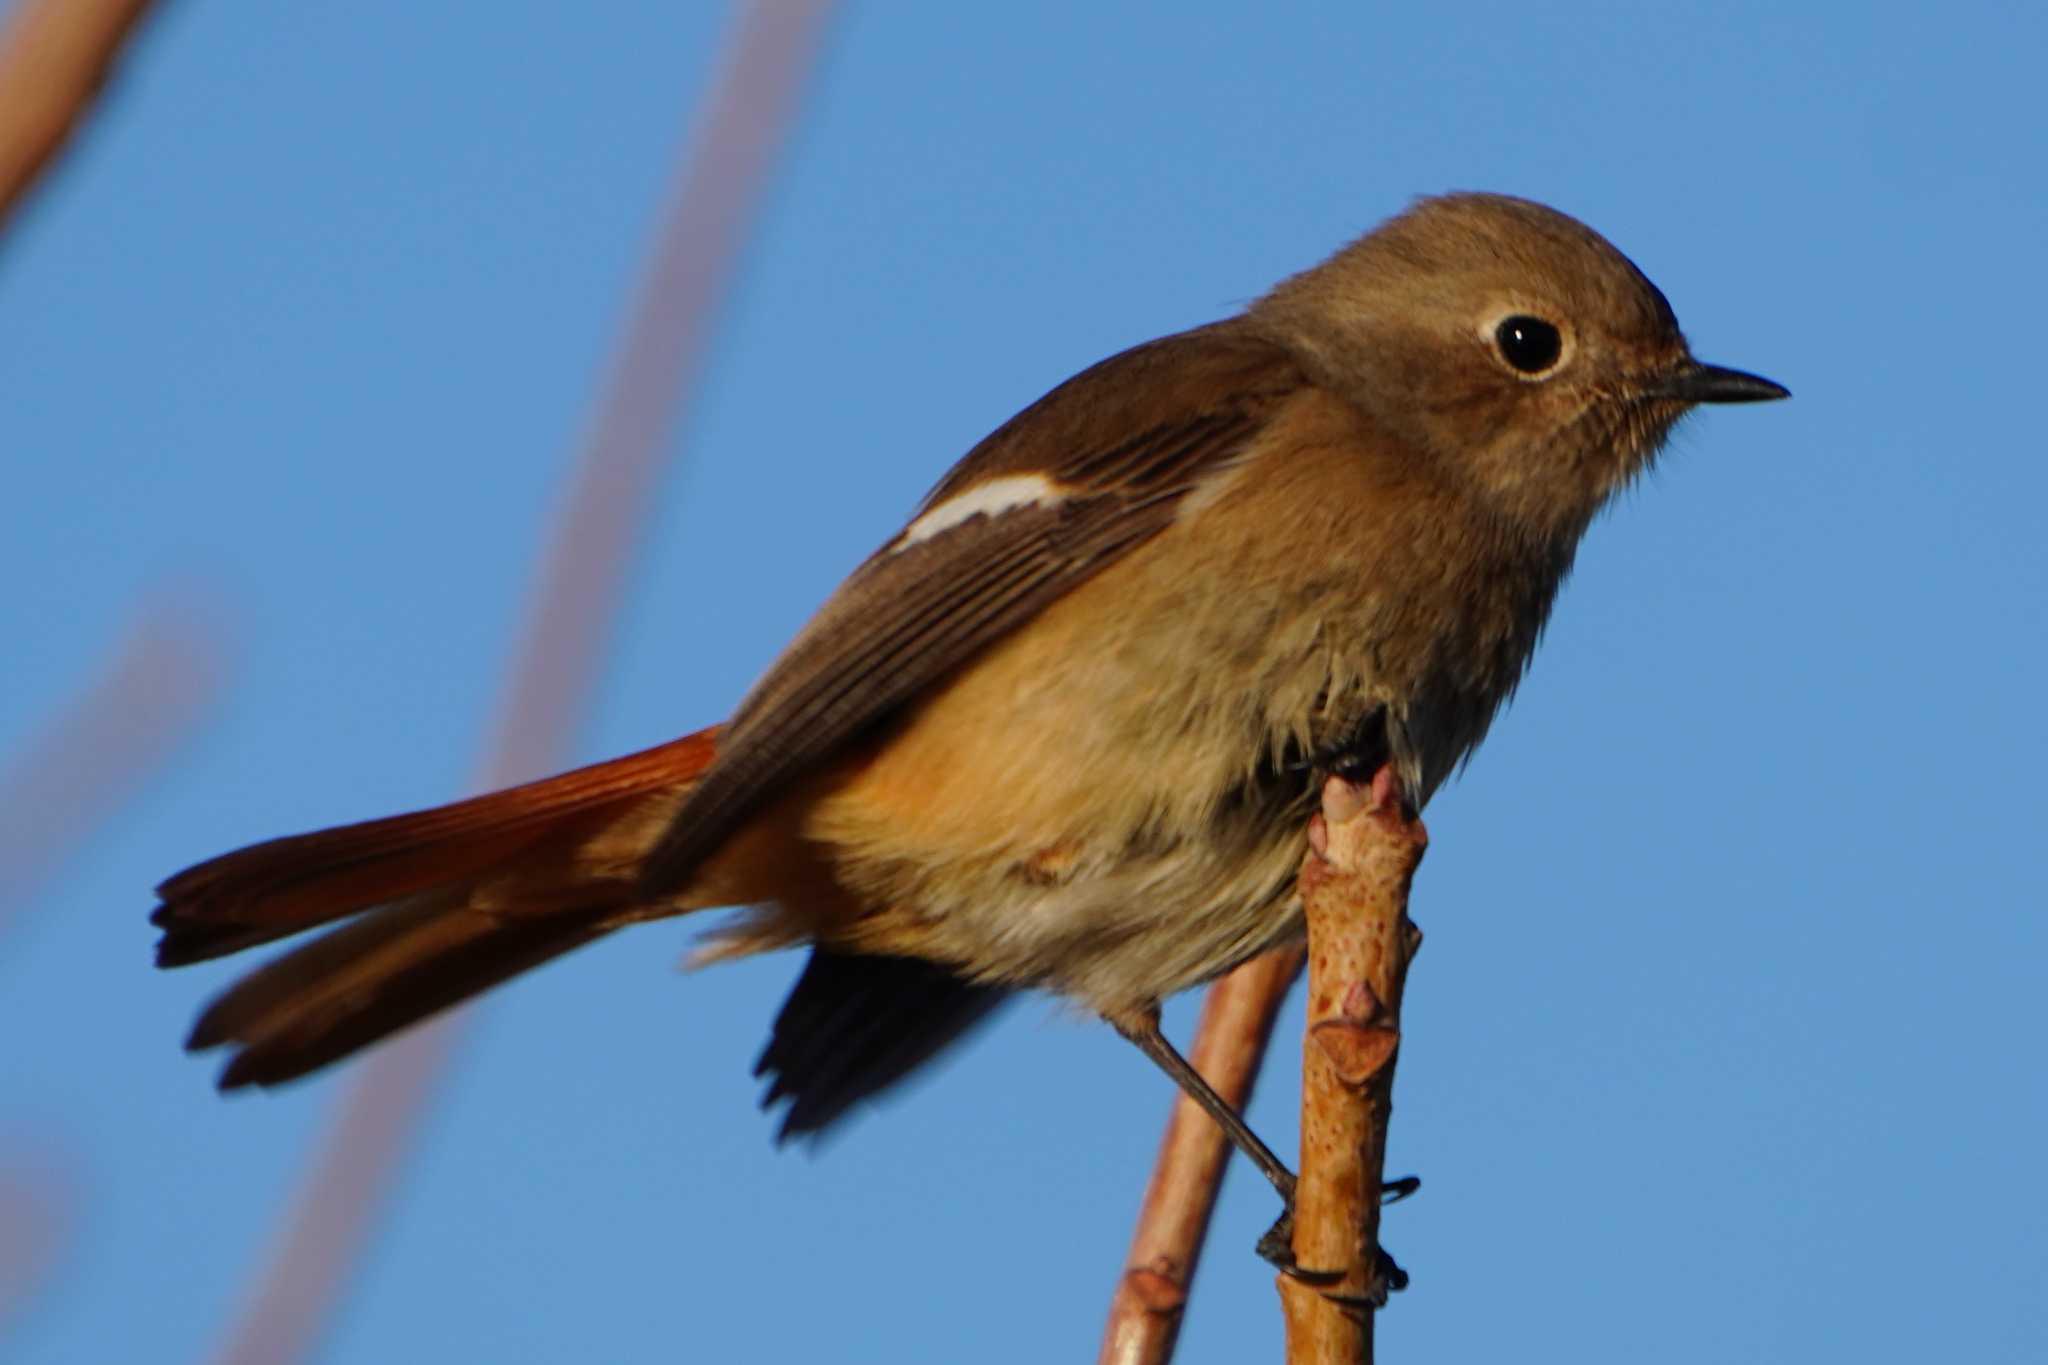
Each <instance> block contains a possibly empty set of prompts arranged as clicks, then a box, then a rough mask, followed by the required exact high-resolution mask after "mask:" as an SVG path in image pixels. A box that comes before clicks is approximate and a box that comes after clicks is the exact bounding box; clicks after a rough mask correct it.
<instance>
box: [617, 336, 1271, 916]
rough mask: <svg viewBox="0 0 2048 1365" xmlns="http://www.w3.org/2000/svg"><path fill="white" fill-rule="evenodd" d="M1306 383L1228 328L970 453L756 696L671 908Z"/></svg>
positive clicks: (680, 868) (1109, 554)
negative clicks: (793, 796)
mask: <svg viewBox="0 0 2048 1365" xmlns="http://www.w3.org/2000/svg"><path fill="white" fill-rule="evenodd" d="M1307 382H1308V381H1307V380H1306V378H1305V377H1304V375H1303V373H1302V371H1301V368H1300V365H1299V363H1298V362H1297V361H1296V359H1295V358H1294V357H1293V355H1292V354H1291V353H1289V352H1288V351H1286V350H1284V349H1283V348H1281V347H1279V346H1277V345H1275V344H1273V343H1271V342H1267V341H1264V340H1261V339H1258V338H1255V337H1252V336H1249V335H1247V334H1246V333H1244V332H1243V331H1241V330H1239V329H1238V328H1237V327H1235V326H1233V325H1232V324H1228V323H1225V324H1219V325H1217V326H1213V327H1206V328H1201V329H1198V330H1196V331H1193V332H1184V333H1181V334H1179V335H1177V336H1171V337H1166V338H1164V339H1162V340H1159V341H1154V342H1150V343H1148V344H1146V345H1143V346H1139V347H1136V348H1134V349H1132V350H1129V351H1125V352H1124V353H1123V354H1121V355H1118V356H1114V357H1112V358H1110V359H1109V360H1105V361H1103V362H1102V363H1101V364H1099V365H1096V366H1094V367H1093V368H1091V369H1089V370H1086V371H1084V372H1082V373H1081V374H1079V375H1077V376H1075V377H1074V378H1073V379H1070V380H1068V381H1067V382H1066V383H1065V384H1062V385H1061V386H1060V387H1058V388H1056V389H1054V390H1053V391H1052V392H1051V393H1049V394H1047V395H1046V396H1045V397H1044V398H1041V399H1040V400H1039V401H1038V402H1036V403H1034V404H1032V405H1031V406H1030V407H1028V408H1026V409H1025V410H1024V411H1023V412H1021V413H1019V414H1018V415H1017V416H1016V417H1014V418H1012V419H1011V420H1010V421H1009V422H1008V423H1006V424H1005V425H1004V426H1003V427H1001V428H1000V429H999V430H997V431H996V432H995V433H994V434H992V435H991V436H989V437H988V439H986V440H984V441H983V442H982V443H981V444H980V445H978V446H976V447H975V448H974V450H972V451H970V452H969V453H968V455H967V457H966V458H965V459H963V460H962V461H961V462H960V463H959V464H958V465H957V466H956V467H955V468H954V469H953V470H952V471H951V472H950V473H949V474H948V475H947V476H946V477H945V479H943V480H942V481H941V482H940V483H939V485H938V487H937V488H935V489H933V490H932V492H931V494H930V495H929V496H928V497H927V498H926V499H925V501H924V503H923V505H922V506H921V507H920V508H919V510H918V515H917V516H916V517H915V518H914V519H913V520H912V521H911V523H910V524H909V526H907V527H905V528H904V530H903V531H902V532H901V533H900V534H899V535H898V536H897V537H896V538H895V539H894V540H892V541H890V542H889V543H888V544H887V545H885V546H883V547H882V548H881V549H880V550H879V551H877V552H876V553H875V555H874V556H873V557H872V558H870V559H869V560H868V561H867V562H866V563H865V564H863V565H861V567H860V568H858V569H857V570H855V571H854V573H853V574H852V576H850V577H849V578H848V579H847V580H846V582H845V583H844V584H842V585H841V586H840V588H839V590H838V592H836V593H835V594H833V596H832V597H831V598H830V599H829V600H828V601H827V602H826V603H825V605H824V606H823V607H822V608H821V609H820V610H819V612H818V614H817V615H816V616H815V617H813V618H812V620H811V622H810V624H809V625H808V626H806V627H805V628H804V630H803V631H802V633H801V634H799V635H798V636H797V638H796V639H795V640H794V641H793V642H792V643H791V644H790V646H789V648H788V649H787V650H785V651H784V652H783V654H782V656H781V658H779V659H778V660H777V661H776V662H775V664H774V666H773V667H771V668H770V669H769V671H768V673H767V675H766V676H765V677H763V678H762V680H761V681H760V682H759V683H758V684H757V685H756V686H755V687H754V690H753V691H752V692H751V693H749V694H748V696H747V698H746V699H745V700H744V701H743V702H742V703H741V704H740V707H739V710H738V711H737V712H736V713H735V714H734V716H733V718H732V721H731V723H730V724H729V725H728V726H727V727H726V728H725V730H724V731H723V732H722V733H721V735H720V737H719V749H718V758H717V760H716V762H715V763H714V764H713V766H712V768H711V770H710V772H709V773H707V774H706V775H705V777H704V780H703V782H702V784H701V785H700V786H699V787H697V789H696V790H695V792H694V793H693V794H692V795H691V796H690V797H689V799H688V800H686V801H685V802H684V803H683V805H682V806H681V807H680V808H679V809H678V811H677V812H676V815H675V818H674V820H673V821H672V822H671V823H670V825H669V827H668V829H667V831H666V833H664V835H663V836H662V838H661V840H660V841H659V842H658V843H657V844H656V845H655V847H654V849H653V851H652V852H651V853H650V854H649V856H648V858H647V861H646V863H645V864H644V866H643V871H642V887H643V890H644V891H645V892H647V893H648V894H649V895H661V894H664V893H667V892H670V891H673V890H674V889H676V888H677V887H680V886H682V885H684V884H685V883H686V882H687V880H688V878H689V876H690V874H691V873H692V872H693V871H694V870H695V869H696V867H697V866H698V865H699V864H700V863H701V862H702V861H703V860H704V859H705V858H707V857H709V856H710V855H711V854H712V853H713V852H715V851H716V850H717V849H718V848H719V846H720V845H721V844H723V843H724V842H725V841H726V840H727V839H728V838H730V837H731V836H732V835H733V834H734V833H735V832H737V831H738V830H739V829H740V827H741V826H743V825H744V824H745V823H746V822H747V821H748V820H749V819H750V818H751V817H752V816H753V815H755V814H756V813H757V812H758V811H759V810H760V809H761V808H762V807H763V806H765V805H766V804H768V802H769V801H771V800H772V799H773V798H774V797H775V796H776V795H778V794H779V793H780V792H781V791H782V790H783V789H784V788H785V785H786V784H787V783H788V782H789V781H790V780H791V779H792V778H795V777H798V776H800V775H802V774H804V773H807V772H810V771H813V770H815V769H816V768H817V767H819V766H820V765H822V764H824V763H826V762H828V761H830V760H831V759H833V758H834V757H836V756H837V755H839V754H840V753H842V752H844V751H845V750H846V748H847V747H849V746H850V745H851V744H853V743H855V742H857V741H858V740H860V739H861V738H862V737H864V736H866V735H870V734H872V733H873V732H874V731H875V729H876V728H877V727H878V726H880V725H882V724H885V723H886V722H888V721H889V720H890V719H891V718H892V717H893V716H895V715H896V714H898V713H899V712H900V710H901V709H902V708H903V707H904V706H905V705H907V704H909V703H910V702H912V701H913V700H914V699H915V698H916V697H917V696H918V695H919V694H920V693H921V692H923V691H924V690H925V689H926V688H928V687H930V686H932V685H933V684H934V683H937V682H939V681H940V680H941V679H942V678H944V677H945V676H946V675H947V674H949V673H950V672H952V671H953V670H954V669H956V668H958V667H959V666H960V665H961V664H963V663H965V662H966V661H967V660H968V659H970V658H971V657H973V656H974V655H975V654H976V653H977V652H978V651H980V650H982V649H983V648H985V647H987V646H988V645H990V644H992V643H994V642H995V641H996V640H999V639H1001V638H1002V637H1003V636H1005V635H1007V634H1009V633H1010V632H1011V631H1013V630H1016V629H1017V628H1018V627H1019V626H1021V625H1022V624H1024V622H1026V621H1028V620H1029V619H1030V618H1031V617H1032V616H1034V615H1036V614H1037V613H1038V612H1039V611H1041V610H1043V609H1044V608H1045V607H1046V606H1047V605H1049V604H1050V603H1052V602H1053V601H1055V600H1056V599H1058V598H1059V597H1061V596H1063V595H1064V594H1066V593H1067V592H1070V591H1072V590H1073V589H1074V588H1075V587H1076V586H1077V585H1079V584H1080V583H1082V582H1084V581H1086V580H1087V579H1088V578H1090V577H1092V576H1093V575H1094V574H1096V573H1098V572H1100V571H1101V570H1102V569H1104V568H1105V567H1107V566H1108V565H1110V564H1112V563H1114V562H1116V561H1117V560H1118V559H1120V558H1122V557H1123V556H1124V555H1126V554H1128V553H1129V552H1130V551H1131V550H1133V549H1135V548H1136V547H1137V546H1139V545H1140V544H1142V543H1144V542H1145V541H1146V540H1148V539H1149V538H1151V537H1152V536H1154V535H1157V534H1158V533H1159V532H1160V531H1162V530H1164V529H1165V528H1166V527H1167V526H1169V525H1170V524H1172V522H1173V519H1174V517H1175V514H1176V512H1177V509H1178V508H1179V505H1180V503H1181V500H1182V499H1183V498H1185V497H1186V496H1187V495H1188V493H1189V492H1190V491H1191V490H1192V489H1194V488H1196V487H1197V486H1199V485H1200V484H1201V483H1202V482H1203V480H1204V479H1206V478H1209V477H1212V476H1214V475H1216V474H1217V473H1219V472H1220V471H1222V470H1223V469H1225V468H1227V467H1228V466H1229V465H1230V464H1231V462H1232V461H1234V460H1236V459H1238V458H1239V457H1241V456H1242V455H1243V454H1244V452H1245V451H1246V450H1247V449H1248V448H1249V447H1250V446H1251V444H1252V443H1253V441H1254V440H1255V438H1256V437H1257V436H1258V434H1259V433H1260V431H1261V430H1263V429H1264V427H1265V425H1266V424H1267V423H1268V422H1269V421H1271V420H1272V418H1273V415H1274V414H1275V413H1276V412H1277V411H1278V410H1279V409H1280V407H1281V405H1282V404H1283V403H1284V402H1285V400H1286V399H1287V397H1288V396H1289V395H1290V394H1292V393H1294V392H1296V391H1297V390H1299V389H1300V388H1301V387H1302V386H1303V385H1304V384H1306V383H1307Z"/></svg>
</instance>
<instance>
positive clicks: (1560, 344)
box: [1493, 313, 1564, 374]
mask: <svg viewBox="0 0 2048 1365" xmlns="http://www.w3.org/2000/svg"><path fill="white" fill-rule="evenodd" d="M1493 344H1494V345H1496V346H1498V347H1499V348H1500V357H1501V359H1502V360H1505V361H1507V363H1508V364H1510V365H1512V366H1514V367H1515V368H1516V369H1518V370H1520V371H1521V372H1522V373H1523V374H1542V373H1543V372H1544V371H1545V370H1547V369H1549V368H1550V367H1551V366H1552V365H1555V364H1556V363H1557V357H1558V356H1559V354H1560V353H1562V352H1563V350H1564V339H1563V338H1561V337H1560V336H1558V334H1557V328H1555V327H1553V326H1551V325H1550V324H1549V323H1547V322H1545V321H1544V320H1543V319H1542V318H1532V317H1530V316H1529V315H1528V314H1526V313H1517V314H1515V315H1514V316H1513V317H1511V318H1502V319H1501V323H1500V326H1498V327H1496V328H1494V329H1493Z"/></svg>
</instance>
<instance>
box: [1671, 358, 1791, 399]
mask: <svg viewBox="0 0 2048 1365" xmlns="http://www.w3.org/2000/svg"><path fill="white" fill-rule="evenodd" d="M1645 396H1646V397H1650V398H1674V399H1677V400H1678V401H1679V402H1681V403H1765V402H1769V401H1770V400H1771V399H1773V398H1790V397H1791V396H1792V390H1790V389H1788V388H1786V387H1785V386H1784V385H1783V384H1779V383H1774V382H1773V381H1771V380H1769V379H1766V378H1764V377H1763V376H1762V375H1760V374H1748V373H1745V372H1744V371H1742V370H1730V369H1726V368H1724V367H1722V366H1720V365H1702V364H1701V363H1700V362H1699V361H1697V360H1692V359H1687V360H1685V361H1684V362H1682V363H1681V364H1680V365H1679V366H1678V367H1677V368H1676V369H1673V370H1670V371H1668V372H1667V373H1665V374H1664V375H1663V376H1662V377H1660V378H1658V379H1655V380H1652V381H1651V383H1650V386H1649V388H1648V390H1647V391H1646V393H1645Z"/></svg>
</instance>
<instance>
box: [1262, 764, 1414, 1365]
mask: <svg viewBox="0 0 2048 1365" xmlns="http://www.w3.org/2000/svg"><path fill="white" fill-rule="evenodd" d="M1428 839H1429V836H1428V833H1427V831H1425V830H1424V829H1423V827H1422V822H1421V821H1419V820H1415V819H1412V818H1410V817H1409V816H1408V815H1407V814H1406V812H1405V811H1404V809H1403V807H1402V804H1401V800H1400V796H1399V789H1398V784H1397V783H1396V781H1395V779H1394V776H1393V773H1392V771H1391V770H1390V769H1385V768H1383V769H1381V770H1380V771H1379V773H1377V774H1376V775H1375V776H1374V778H1373V781H1372V785H1371V786H1370V787H1369V788H1367V787H1359V786H1356V785H1354V784H1352V783H1350V782H1346V781H1344V780H1343V779H1341V778H1336V777H1333V778H1330V779H1329V780H1328V781H1327V782H1325V784H1324V786H1323V808H1322V811H1321V812H1320V813H1319V814H1318V815H1316V816H1315V817H1314V818H1313V819H1312V820H1311V822H1310V825H1309V845H1310V851H1309V854H1308V856H1307V857H1306V858H1304V859H1303V860H1302V867H1301V883H1300V884H1301V898H1302V905H1303V908H1304V910H1305V912H1306V914H1307V917H1308V955H1309V983H1308V987H1309V988H1308V1028H1307V1032H1306V1036H1305V1037H1304V1039H1303V1043H1302V1080H1301V1091H1302V1093H1301V1182H1300V1184H1299V1186H1298V1187H1297V1189H1296V1192H1295V1201H1294V1260H1295V1266H1296V1270H1295V1271H1294V1272H1293V1273H1289V1274H1283V1275H1281V1276H1280V1304H1281V1309H1282V1312H1283V1313H1284V1315H1285V1317H1286V1321H1287V1359H1288V1361H1289V1363H1290V1365H1308V1363H1309V1362H1314V1365H1357V1362H1361V1361H1367V1362H1369V1361H1370V1360H1371V1359H1372V1357H1373V1316H1374V1313H1375V1312H1376V1310H1377V1309H1378V1308H1379V1306H1380V1305H1381V1304H1383V1303H1384V1302H1385V1301H1386V1296H1387V1289H1388V1285H1387V1284H1386V1283H1385V1281H1384V1278H1383V1272H1382V1268H1381V1260H1380V1252H1379V1222H1380V1189H1381V1179H1382V1176H1383V1174H1384V1168H1385V1160H1386V1149H1387V1121H1388V1119H1389V1117H1390V1116H1391V1113H1392V1108H1393V1105H1392V1098H1393V1088H1394V1063H1395V1060H1396V1057H1397V1056H1398V1054H1399V1050H1400V1044H1401V1031H1400V1020H1401V990H1402V986H1403V984H1404V983H1405V981H1406V980H1407V976H1408V962H1409V959H1410V958H1411V957H1413V956H1414V953H1415V949H1416V948H1417V947H1418V946H1419V945H1420V943H1421V940H1422V935H1421V933H1420V931H1418V930H1417V929H1416V928H1415V926H1414V925H1413V924H1412V923H1410V922H1409V920H1408V887H1409V883H1410V882H1411V881H1412V880H1413V878H1414V876H1415V867H1416V864H1417V863H1419V862H1421V861H1422V853H1423V849H1424V848H1425V847H1426V846H1427V844H1428Z"/></svg>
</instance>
